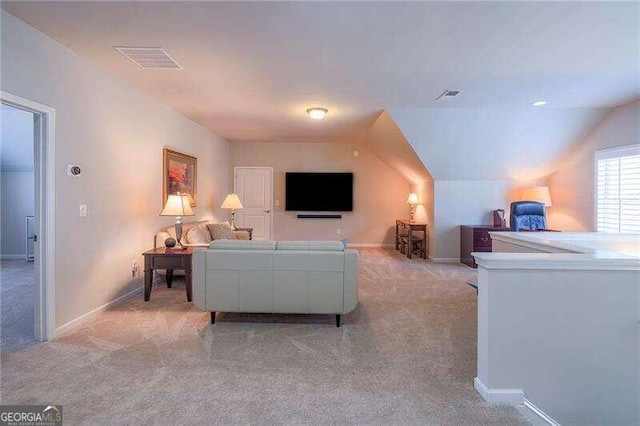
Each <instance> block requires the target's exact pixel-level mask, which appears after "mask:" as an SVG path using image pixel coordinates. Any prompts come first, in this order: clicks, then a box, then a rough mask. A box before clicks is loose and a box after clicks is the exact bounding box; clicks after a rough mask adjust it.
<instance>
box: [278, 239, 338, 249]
mask: <svg viewBox="0 0 640 426" xmlns="http://www.w3.org/2000/svg"><path fill="white" fill-rule="evenodd" d="M277 249H278V250H298V251H344V244H343V243H342V242H341V241H278V248H277Z"/></svg>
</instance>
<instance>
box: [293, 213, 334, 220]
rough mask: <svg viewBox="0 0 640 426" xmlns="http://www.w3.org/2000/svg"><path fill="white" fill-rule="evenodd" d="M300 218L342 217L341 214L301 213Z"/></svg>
mask: <svg viewBox="0 0 640 426" xmlns="http://www.w3.org/2000/svg"><path fill="white" fill-rule="evenodd" d="M298 219H342V215H341V214H299V215H298Z"/></svg>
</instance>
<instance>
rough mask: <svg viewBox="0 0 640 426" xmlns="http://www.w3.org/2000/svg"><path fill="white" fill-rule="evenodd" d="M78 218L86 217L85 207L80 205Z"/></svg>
mask: <svg viewBox="0 0 640 426" xmlns="http://www.w3.org/2000/svg"><path fill="white" fill-rule="evenodd" d="M80 217H87V205H86V204H80Z"/></svg>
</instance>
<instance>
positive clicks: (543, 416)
mask: <svg viewBox="0 0 640 426" xmlns="http://www.w3.org/2000/svg"><path fill="white" fill-rule="evenodd" d="M522 402H523V404H524V406H525V407H527V408H528V409H529V410H531V411H533V412H534V413H535V414H536V415H537V416H538V417H540V418H541V419H542V420H544V421H545V422H547V423H549V424H550V425H551V426H560V423H558V422H557V421H555V420H554V419H553V418H552V417H551V416H549V415H548V414H547V413H545V412H544V411H542V410H541V409H540V408H538V407H536V406H535V405H534V404H533V403H532V402H531V401H529V400H528V399H527V398H523V399H522Z"/></svg>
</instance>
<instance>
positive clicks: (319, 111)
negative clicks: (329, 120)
mask: <svg viewBox="0 0 640 426" xmlns="http://www.w3.org/2000/svg"><path fill="white" fill-rule="evenodd" d="M327 112H329V110H328V109H326V108H320V107H314V108H309V109H308V110H307V114H309V117H311V118H313V119H314V120H322V119H323V118H324V115H325V114H326V113H327Z"/></svg>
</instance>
